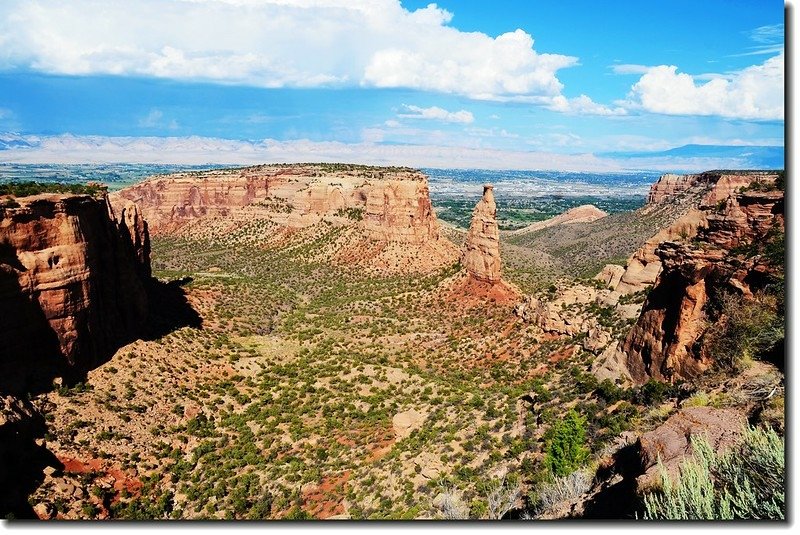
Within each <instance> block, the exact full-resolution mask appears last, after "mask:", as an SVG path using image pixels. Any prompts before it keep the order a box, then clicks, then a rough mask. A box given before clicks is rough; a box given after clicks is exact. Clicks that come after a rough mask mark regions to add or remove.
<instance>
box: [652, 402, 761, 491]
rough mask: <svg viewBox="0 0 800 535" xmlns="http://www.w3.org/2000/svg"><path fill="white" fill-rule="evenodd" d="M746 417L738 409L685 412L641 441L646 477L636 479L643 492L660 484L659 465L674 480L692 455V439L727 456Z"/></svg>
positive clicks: (743, 425) (742, 427)
mask: <svg viewBox="0 0 800 535" xmlns="http://www.w3.org/2000/svg"><path fill="white" fill-rule="evenodd" d="M746 425H747V418H745V415H744V414H742V413H741V412H739V411H738V410H736V409H715V408H712V407H691V408H687V409H682V410H680V411H679V412H677V413H676V414H673V415H672V416H670V417H669V419H667V421H666V422H664V423H663V424H661V425H660V426H659V427H657V428H656V429H654V430H653V431H650V432H648V433H645V434H644V435H642V436H641V437H640V438H639V442H638V446H639V456H640V459H641V463H642V469H643V470H644V474H642V475H640V476H639V477H637V486H638V488H639V490H640V491H644V490H647V489H648V488H651V487H653V486H655V485H658V484H659V482H660V470H659V467H658V462H659V461H660V462H661V464H662V466H663V467H664V469H665V470H666V472H667V474H669V475H670V476H671V477H673V478H674V477H675V476H676V475H677V473H678V469H679V467H680V465H681V463H682V462H683V460H684V459H686V458H687V457H690V456H691V455H692V451H693V450H692V437H696V438H704V439H705V440H707V441H708V443H709V445H710V446H711V447H712V448H713V449H714V451H716V452H724V451H725V450H726V449H728V448H730V447H731V446H733V445H734V444H735V443H736V442H737V440H738V439H739V438H740V437H741V436H742V433H743V431H744V429H745V426H746Z"/></svg>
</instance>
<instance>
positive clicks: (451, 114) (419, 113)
mask: <svg viewBox="0 0 800 535" xmlns="http://www.w3.org/2000/svg"><path fill="white" fill-rule="evenodd" d="M403 109H404V110H405V111H407V112H408V113H398V114H397V116H398V117H402V118H405V119H434V120H437V121H444V122H447V123H464V124H469V123H471V122H473V121H474V120H475V117H474V116H473V115H472V113H471V112H468V111H467V110H458V111H447V110H445V109H444V108H440V107H438V106H431V107H430V108H420V107H419V106H409V105H408V104H403Z"/></svg>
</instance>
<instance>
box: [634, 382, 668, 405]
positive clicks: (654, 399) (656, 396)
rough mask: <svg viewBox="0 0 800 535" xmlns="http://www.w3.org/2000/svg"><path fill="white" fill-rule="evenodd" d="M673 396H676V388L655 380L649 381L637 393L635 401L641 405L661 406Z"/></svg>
mask: <svg viewBox="0 0 800 535" xmlns="http://www.w3.org/2000/svg"><path fill="white" fill-rule="evenodd" d="M673 395H675V387H674V386H672V385H670V384H668V383H663V382H661V381H656V380H655V379H649V380H648V381H647V382H646V383H645V384H643V385H642V386H641V387H640V388H639V390H638V391H637V392H636V394H635V395H634V400H635V401H636V402H637V403H639V404H640V405H659V404H661V403H664V400H666V399H667V398H669V397H672V396H673Z"/></svg>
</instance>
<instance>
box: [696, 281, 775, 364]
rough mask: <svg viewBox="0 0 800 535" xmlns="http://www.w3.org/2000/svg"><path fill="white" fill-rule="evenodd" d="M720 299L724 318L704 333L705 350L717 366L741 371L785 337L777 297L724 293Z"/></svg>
mask: <svg viewBox="0 0 800 535" xmlns="http://www.w3.org/2000/svg"><path fill="white" fill-rule="evenodd" d="M718 300H719V303H718V306H719V312H720V318H721V320H720V321H718V322H716V323H715V324H714V325H712V326H711V327H710V328H709V329H708V331H706V334H705V336H704V342H705V344H704V345H705V349H706V351H708V353H709V354H710V355H711V356H713V357H714V361H715V363H716V365H717V366H718V367H720V368H722V369H724V370H729V371H732V372H734V373H738V372H740V371H742V370H743V369H744V368H746V367H747V366H748V365H749V363H750V362H751V361H752V359H753V358H757V357H758V356H760V355H762V354H764V353H767V352H769V351H771V350H772V349H773V348H774V347H775V346H776V345H777V344H778V343H779V342H780V341H781V340H783V338H784V325H783V318H781V317H780V316H779V315H778V314H777V313H776V299H775V297H774V296H769V295H765V294H758V295H757V296H756V298H755V299H751V300H743V299H742V298H741V297H739V296H736V295H733V294H730V293H723V294H721V295H720V296H719V298H718Z"/></svg>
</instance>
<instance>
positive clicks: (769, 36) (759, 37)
mask: <svg viewBox="0 0 800 535" xmlns="http://www.w3.org/2000/svg"><path fill="white" fill-rule="evenodd" d="M747 34H748V37H750V39H752V40H753V41H755V42H756V43H763V44H769V43H777V42H783V38H784V27H783V24H782V23H781V24H770V25H767V26H759V27H758V28H755V29H753V30H750V31H749V32H747Z"/></svg>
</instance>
